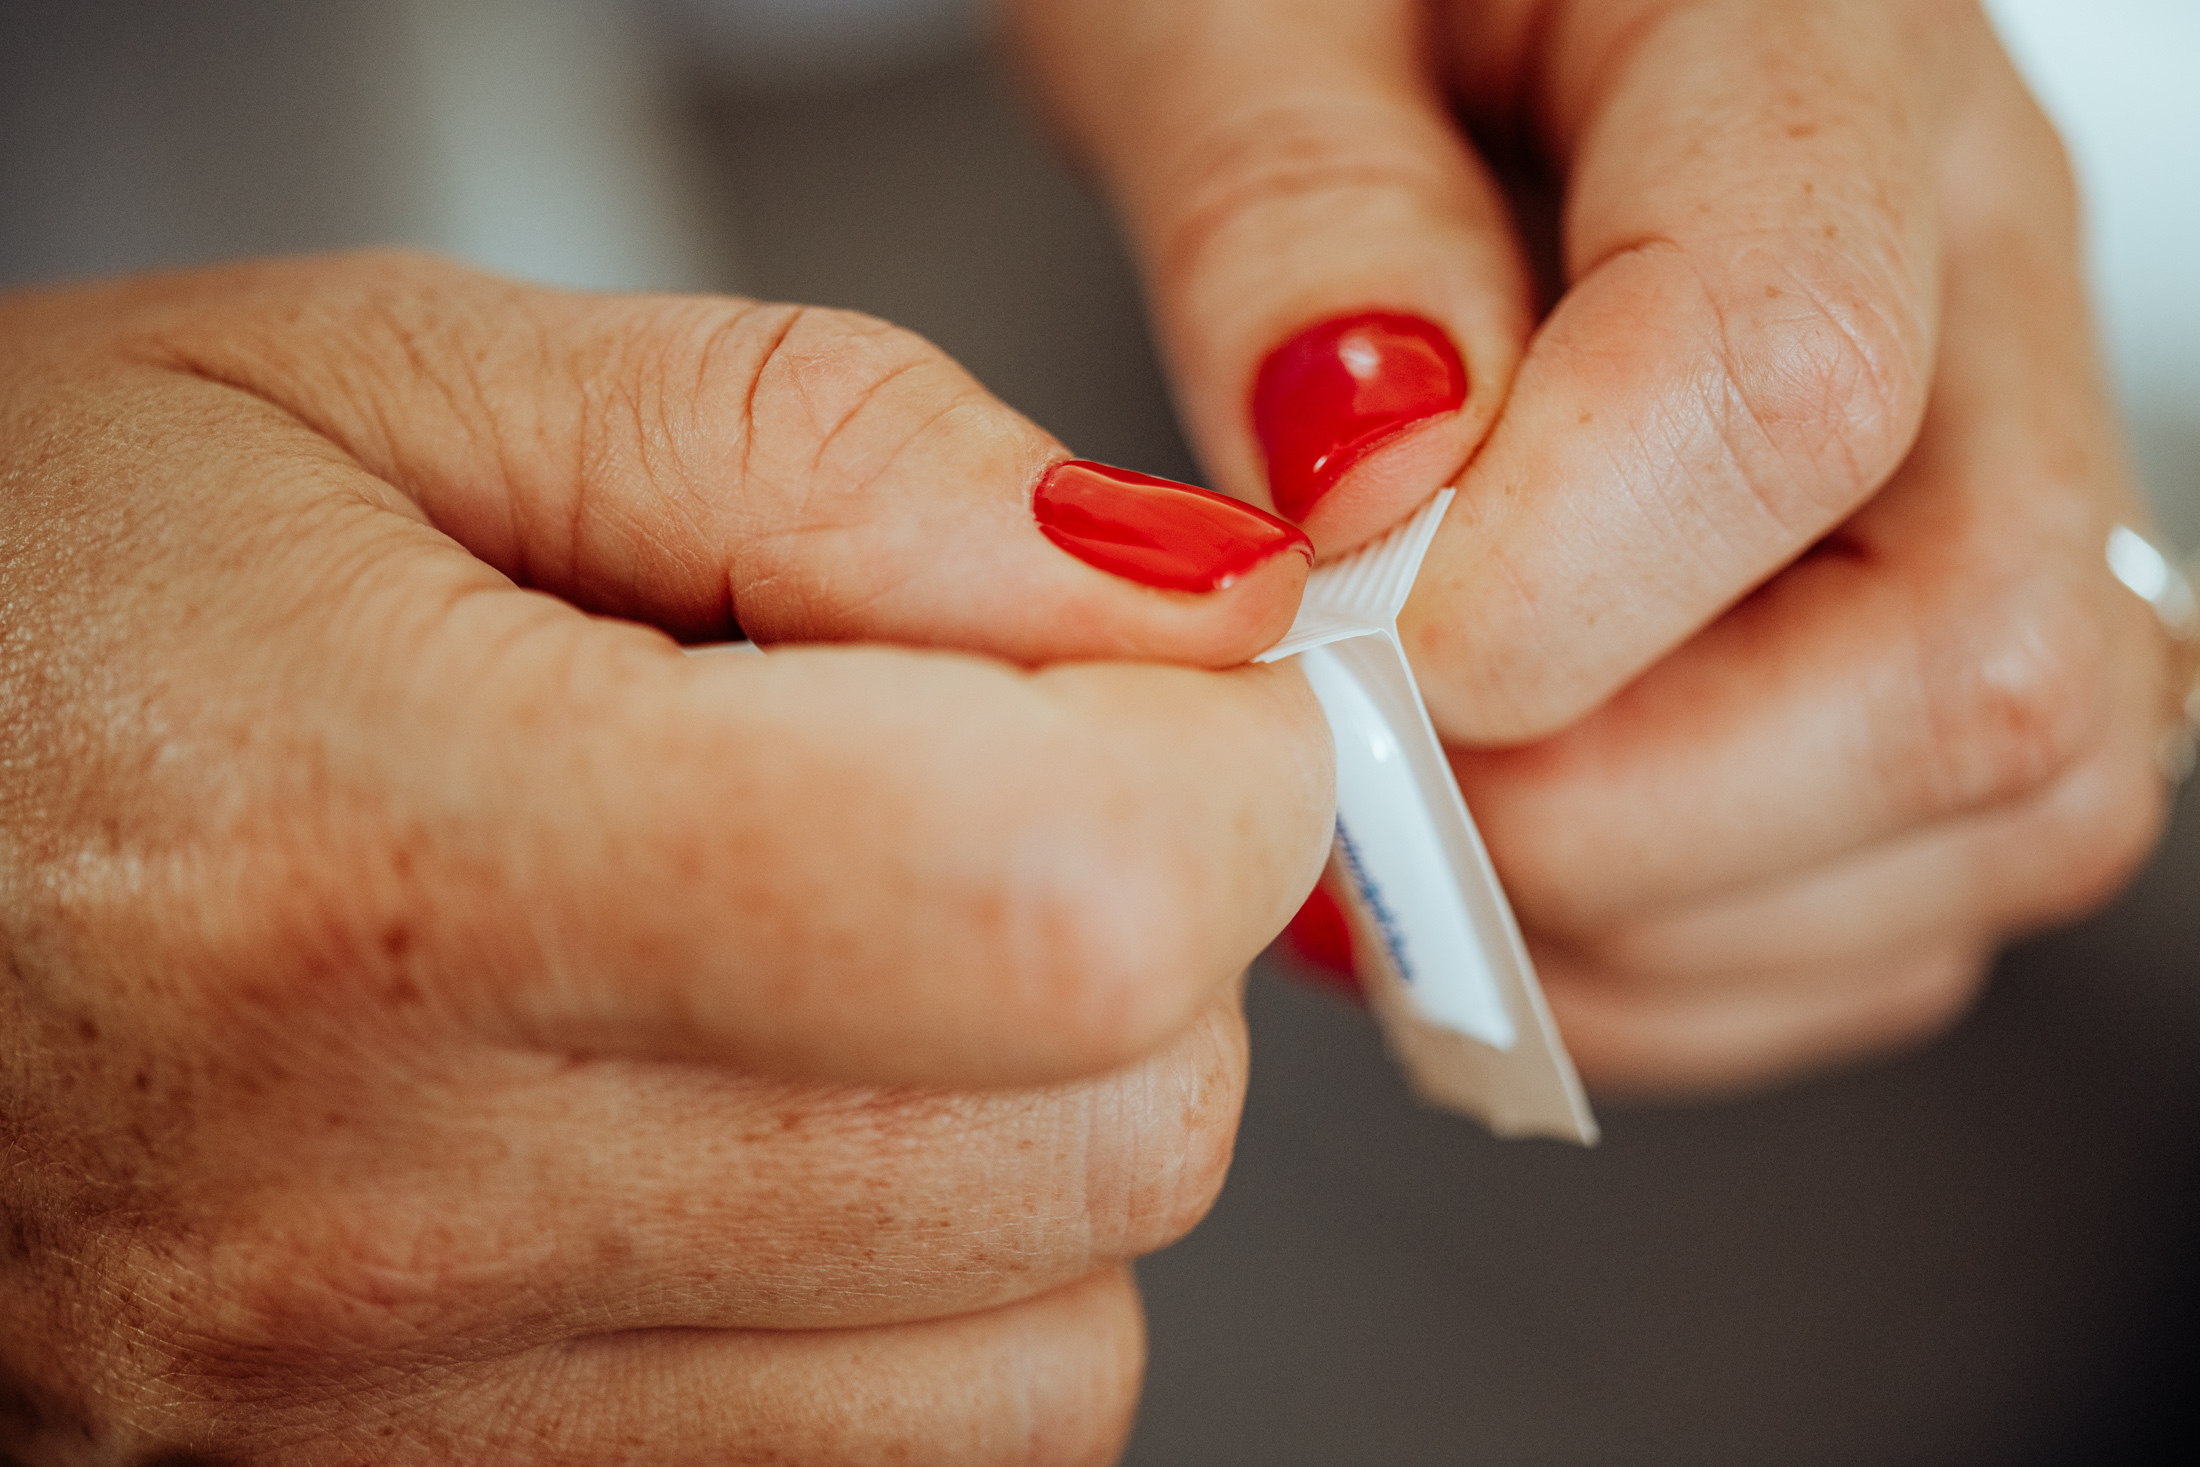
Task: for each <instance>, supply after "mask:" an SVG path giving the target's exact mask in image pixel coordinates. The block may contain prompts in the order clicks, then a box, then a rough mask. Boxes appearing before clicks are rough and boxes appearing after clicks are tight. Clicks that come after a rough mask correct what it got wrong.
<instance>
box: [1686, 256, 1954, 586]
mask: <svg viewBox="0 0 2200 1467" xmlns="http://www.w3.org/2000/svg"><path fill="white" fill-rule="evenodd" d="M1748 253H1749V255H1750V256H1754V255H1758V254H1764V253H1770V251H1764V250H1751V251H1749V252H1748ZM1767 273H1770V274H1771V275H1773V276H1775V277H1776V280H1775V281H1767V280H1765V279H1764V276H1765V275H1766V274H1767ZM1738 274H1739V275H1740V277H1741V278H1742V279H1743V280H1745V281H1746V282H1747V283H1745V284H1739V285H1737V287H1736V288H1737V289H1739V290H1741V291H1743V292H1749V291H1754V290H1761V291H1762V292H1763V295H1762V297H1761V298H1760V299H1756V300H1752V299H1749V298H1748V297H1747V295H1746V294H1745V295H1744V296H1743V298H1741V299H1738V300H1736V299H1730V298H1728V297H1727V296H1726V295H1725V294H1724V293H1722V292H1721V291H1719V290H1718V289H1717V288H1715V287H1714V286H1712V285H1711V284H1710V282H1709V281H1707V280H1702V279H1701V278H1700V277H1699V284H1700V287H1701V289H1702V290H1703V292H1704V296H1705V299H1706V301H1707V303H1708V304H1709V306H1710V309H1711V311H1712V312H1713V315H1714V317H1715V319H1716V321H1717V326H1718V343H1719V349H1718V354H1717V358H1716V360H1717V363H1718V377H1717V378H1716V379H1715V384H1712V385H1713V386H1715V390H1716V396H1715V397H1714V398H1712V400H1710V401H1709V402H1708V403H1707V407H1708V408H1709V410H1710V412H1711V415H1712V419H1713V421H1714V422H1715V423H1716V424H1717V428H1718V433H1719V436H1720V440H1721V442H1722V443H1723V444H1724V446H1725V451H1726V455H1727V457H1728V460H1729V462H1730V463H1731V465H1732V466H1733V469H1734V471H1735V473H1736V474H1737V475H1738V477H1739V478H1740V480H1741V482H1742V483H1743V484H1744V485H1746V486H1747V488H1748V490H1749V493H1750V495H1751V497H1752V499H1753V500H1754V502H1755V503H1756V504H1757V505H1758V507H1759V508H1760V510H1761V511H1762V513H1763V515H1764V517H1765V518H1766V519H1767V520H1768V521H1769V522H1770V524H1771V525H1772V527H1773V528H1774V529H1775V531H1777V532H1778V534H1779V535H1780V537H1781V540H1782V543H1792V542H1794V541H1797V540H1809V539H1814V538H1816V537H1817V535H1818V534H1820V533H1821V532H1823V531H1824V530H1825V529H1826V528H1828V527H1829V526H1831V525H1833V524H1835V523H1837V522H1839V521H1840V520H1841V519H1842V518H1844V517H1845V516H1846V515H1848V514H1849V513H1851V512H1852V511H1853V510H1854V509H1855V508H1856V506H1857V505H1858V504H1860V503H1861V502H1862V501H1863V500H1864V499H1865V498H1867V497H1868V496H1869V495H1870V494H1872V493H1873V492H1874V491H1875V490H1877V489H1878V488H1879V486H1880V485H1881V484H1882V483H1884V482H1885V481H1886V479H1887V478H1888V476H1889V475H1891V474H1892V473H1893V472H1894V471H1895V469H1896V467H1897V466H1898V465H1899V464H1900V463H1901V461H1902V458H1903V456H1904V455H1905V454H1906V453H1907V452H1908V451H1909V447H1910V444H1911V443H1912V442H1913V441H1914V440H1915V438H1916V436H1917V432H1918V428H1919V426H1920V424H1921V423H1922V422H1923V420H1924V411H1925V386H1924V384H1925V382H1926V380H1927V371H1926V366H1927V364H1926V362H1925V361H1924V354H1925V352H1926V351H1927V350H1928V347H1927V345H1926V343H1927V341H1928V340H1929V334H1928V333H1926V332H1925V331H1924V330H1923V329H1922V327H1921V326H1919V325H1918V324H1917V323H1915V322H1914V321H1904V320H1901V319H1898V318H1897V315H1896V314H1895V313H1893V312H1891V311H1890V310H1889V309H1888V308H1886V307H1884V306H1881V305H1878V304H1875V302H1876V301H1877V300H1878V299H1879V298H1880V297H1882V296H1885V295H1887V294H1888V292H1887V291H1885V290H1884V289H1882V288H1881V287H1880V286H1879V285H1878V284H1876V283H1874V282H1871V281H1867V280H1863V279H1860V278H1858V274H1857V272H1856V271H1855V270H1853V269H1850V268H1847V267H1845V266H1843V265H1840V264H1838V263H1836V264H1834V265H1832V266H1830V267H1829V268H1828V270H1827V272H1826V274H1827V276H1828V280H1827V282H1826V283H1818V282H1815V281H1813V280H1811V279H1808V278H1806V276H1805V274H1804V272H1803V271H1802V270H1801V269H1799V268H1797V267H1796V266H1795V265H1794V264H1791V263H1787V262H1785V261H1783V262H1782V263H1779V264H1776V265H1774V266H1773V267H1772V269H1771V270H1770V271H1769V272H1765V271H1751V270H1740V271H1738ZM1844 296H1846V297H1848V299H1847V300H1844V299H1842V297H1844ZM1782 302H1794V303H1796V304H1795V305H1793V306H1785V305H1782Z"/></svg>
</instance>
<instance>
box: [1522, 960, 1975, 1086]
mask: <svg viewBox="0 0 2200 1467" xmlns="http://www.w3.org/2000/svg"><path fill="white" fill-rule="evenodd" d="M1989 956H1990V950H1989V948H1988V947H1987V945H1986V944H1984V943H1983V942H1979V941H1977V940H1971V939H1954V940H1951V939H1949V938H1947V937H1945V936H1942V937H1938V938H1936V939H1935V940H1934V941H1932V942H1931V943H1929V944H1928V945H1926V946H1924V947H1922V948H1914V949H1913V948H1900V947H1896V948H1888V949H1885V950H1882V951H1878V952H1873V953H1870V954H1865V955H1850V956H1848V957H1845V958H1844V959H1843V960H1841V961H1839V962H1828V961H1815V960H1802V961H1796V960H1794V959H1792V958H1790V959H1789V960H1787V961H1786V962H1784V963H1782V964H1779V965H1776V966H1767V967H1763V968H1759V969H1757V970H1756V971H1754V972H1753V973H1752V974H1751V978H1750V981H1748V982H1746V983H1737V984H1734V985H1731V986H1720V987H1718V988H1716V989H1704V988H1695V989H1682V990H1664V989H1657V988H1653V989H1650V990H1648V991H1643V990H1638V989H1636V988H1634V987H1632V986H1630V985H1627V984H1620V983H1614V982H1613V981H1612V975H1611V974H1610V973H1609V972H1608V971H1606V970H1603V969H1599V968H1597V967H1594V966H1584V965H1581V964H1580V963H1579V962H1578V960H1575V959H1573V958H1571V957H1570V956H1568V955H1567V954H1566V953H1564V952H1547V951H1544V950H1542V949H1541V948H1538V949H1537V951H1536V968H1537V971H1538V973H1539V975H1540V976H1541V978H1542V980H1543V986H1544V995H1545V997H1546V998H1547V999H1548V1000H1549V1001H1550V1005H1551V1014H1552V1016H1553V1017H1554V1018H1555V1019H1556V1020H1557V1021H1558V1026H1559V1030H1560V1032H1561V1033H1563V1034H1564V1035H1565V1036H1566V1049H1567V1052H1568V1053H1569V1054H1570V1055H1571V1056H1572V1057H1573V1061H1574V1064H1575V1065H1576V1066H1577V1067H1578V1068H1579V1070H1580V1071H1581V1077H1582V1080H1583V1082H1584V1083H1586V1084H1587V1085H1588V1086H1589V1087H1590V1088H1591V1090H1592V1091H1594V1092H1595V1093H1597V1094H1599V1095H1601V1096H1605V1097H1612V1098H1628V1097H1632V1098H1640V1099H1647V1100H1655V1099H1678V1098H1691V1099H1700V1098H1702V1097H1705V1096H1711V1095H1721V1094H1727V1095H1732V1094H1740V1093H1743V1092H1746V1091H1751V1090H1757V1089H1761V1088H1763V1087H1764V1086H1766V1085H1768V1084H1771V1083H1773V1082H1775V1081H1792V1080H1797V1079H1803V1078H1807V1077H1809V1076H1811V1075H1815V1074H1819V1073H1822V1072H1824V1071H1828V1070H1833V1069H1837V1068H1839V1067H1840V1066H1842V1065H1844V1064H1847V1063H1850V1062H1853V1061H1855V1060H1858V1059H1862V1058H1864V1057H1866V1056H1871V1055H1885V1054H1888V1053H1890V1052H1893V1051H1897V1050H1901V1049H1905V1048H1908V1047H1910V1046H1913V1045H1916V1044H1919V1043H1922V1042H1924V1041H1925V1040H1927V1039H1930V1038H1932V1037H1934V1036H1936V1035H1938V1034H1939V1033H1941V1032H1942V1031H1943V1030H1945V1029H1946V1028H1947V1027H1948V1026H1949V1025H1950V1024H1952V1023H1954V1022H1955V1021H1956V1020H1957V1019H1958V1018H1959V1017H1961V1016H1962V1014H1963V1013H1964V1012H1965V1011H1966V1010H1967V1009H1968V1008H1969V1007H1970V1005H1971V1002H1972V1000H1973V999H1974V998H1975V997H1976V996H1977V994H1978V991H1979V988H1980V986H1981V985H1982V984H1983V983H1984V981H1985V976H1986V969H1987V963H1988V960H1989Z"/></svg>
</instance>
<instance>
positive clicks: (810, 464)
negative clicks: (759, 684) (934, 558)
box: [737, 308, 1007, 626]
mask: <svg viewBox="0 0 2200 1467" xmlns="http://www.w3.org/2000/svg"><path fill="white" fill-rule="evenodd" d="M747 411H748V414H749V421H748V424H747V426H746V429H745V433H746V436H747V440H748V442H747V444H746V445H745V447H744V453H745V455H746V456H747V462H749V463H750V464H751V465H752V466H761V467H760V473H761V476H762V477H761V478H760V479H756V478H752V481H751V482H752V485H760V484H762V483H766V482H768V483H769V485H770V486H771V492H768V493H764V494H757V495H752V497H751V505H752V518H753V522H752V525H751V533H750V536H749V537H748V542H747V544H746V545H745V546H744V548H743V551H742V554H741V563H740V566H739V569H738V572H737V574H738V579H739V583H740V585H741V587H742V588H743V589H744V590H745V591H746V592H747V593H748V597H749V599H750V601H751V602H752V604H753V603H755V602H756V601H757V600H758V599H759V597H760V593H763V592H765V591H767V590H768V591H769V592H770V597H771V600H772V601H773V602H775V603H776V602H785V603H789V604H790V609H791V611H792V613H793V614H794V615H795V616H797V617H799V618H801V622H800V623H799V624H800V625H803V626H807V625H808V624H809V623H811V622H812V621H814V620H815V619H816V617H817V616H818V615H819V614H820V613H825V614H827V615H829V616H830V617H832V618H841V617H846V616H848V615H851V614H853V613H858V612H861V611H864V610H867V609H869V608H871V607H874V606H876V605H878V604H880V603H882V602H885V601H887V600H889V599H891V598H892V597H893V596H894V595H895V593H896V592H897V591H899V590H900V589H901V587H902V585H903V584H904V583H905V582H906V581H907V580H908V579H909V578H910V577H911V576H912V575H914V574H916V573H917V572H919V571H921V570H922V569H923V561H922V559H921V558H912V557H906V556H901V555H897V554H894V553H893V552H892V548H891V542H892V539H893V537H892V535H891V534H890V533H889V534H886V535H884V536H882V535H881V534H880V533H879V531H880V528H881V527H882V526H885V527H891V526H894V525H896V524H898V523H902V522H906V521H907V520H908V519H909V518H910V516H911V514H912V512H913V511H912V509H911V507H910V506H909V505H907V504H906V503H902V502H900V498H899V496H900V494H901V487H900V486H899V485H898V484H897V482H896V471H897V469H899V468H900V467H901V466H902V465H903V464H904V463H905V462H906V461H907V460H909V459H910V458H911V457H913V456H915V455H918V454H920V453H923V452H925V451H927V450H929V449H932V448H933V445H934V444H935V442H936V441H937V440H939V439H942V438H944V439H946V444H945V446H944V448H943V449H939V450H936V452H937V453H938V456H940V457H941V458H943V459H946V460H948V461H952V460H953V459H954V458H955V457H956V454H955V445H956V444H957V443H958V442H960V441H966V440H967V441H977V440H980V439H982V438H984V437H985V436H986V435H987V433H988V431H989V430H990V429H992V428H993V427H995V426H997V424H998V423H999V422H1000V421H1003V420H1005V418H1006V416H1007V413H1006V409H1004V408H1002V407H1000V406H999V404H997V403H996V402H995V401H994V400H993V399H992V398H991V397H989V396H988V395H987V394H986V393H985V392H984V390H983V389H982V388H980V387H979V386H978V385H977V384H976V383H975V382H973V381H972V380H970V379H969V378H968V377H967V376H966V375H965V374H963V373H962V372H961V371H960V369H958V368H956V367H955V366H954V364H953V363H952V362H950V361H949V360H948V359H947V358H946V357H944V356H942V355H941V354H940V352H939V351H938V349H937V348H935V347H934V346H932V345H931V343H929V342H927V341H925V340H924V339H923V338H922V337H920V336H917V335H915V334H914V333H912V332H908V331H904V330H902V329H901V328H899V327H895V326H891V325H888V324H887V323H884V322H880V321H876V320H874V319H872V318H870V317H865V316H858V315H854V314H852V313H847V312H834V311H823V310H818V309H815V308H806V309H805V310H804V311H803V313H802V318H801V319H800V320H797V321H793V322H790V324H789V325H788V328H787V329H786V330H785V331H784V332H782V333H781V334H780V336H779V338H778V340H777V342H776V343H775V344H774V346H773V347H772V348H771V351H770V354H769V356H768V357H767V359H766V360H765V361H764V362H763V363H761V364H760V366H759V367H758V369H757V372H756V378H755V385H754V388H753V391H752V394H751V397H750V401H749V404H748V408H747ZM756 471H758V470H752V472H756ZM820 539H824V540H827V541H830V540H835V539H839V540H845V541H847V542H848V546H847V548H845V549H842V550H839V551H837V552H827V551H825V550H823V549H821V548H820V546H819V545H818V544H817V543H816V542H817V541H819V540H820ZM851 563H860V564H861V565H862V566H863V569H864V572H865V574H864V575H863V577H862V578H861V580H860V585H861V592H860V594H859V595H858V596H857V597H856V598H855V599H853V600H851V599H850V598H849V586H850V585H853V584H857V583H858V582H857V580H856V578H854V577H848V578H845V582H843V581H840V580H835V579H834V578H833V576H832V570H833V568H834V567H835V566H836V565H844V564H851ZM773 609H774V610H776V609H777V608H776V607H774V608H773ZM744 625H746V623H744Z"/></svg>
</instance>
